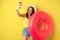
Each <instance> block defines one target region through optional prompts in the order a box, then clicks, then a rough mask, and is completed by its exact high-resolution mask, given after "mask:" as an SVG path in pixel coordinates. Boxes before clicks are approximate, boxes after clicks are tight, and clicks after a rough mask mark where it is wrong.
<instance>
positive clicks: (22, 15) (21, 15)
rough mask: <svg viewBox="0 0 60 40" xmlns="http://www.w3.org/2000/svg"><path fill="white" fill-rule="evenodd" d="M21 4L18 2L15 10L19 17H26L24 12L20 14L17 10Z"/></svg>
mask: <svg viewBox="0 0 60 40" xmlns="http://www.w3.org/2000/svg"><path fill="white" fill-rule="evenodd" d="M21 6H22V3H21V2H19V4H18V6H17V7H16V12H17V14H18V16H20V17H26V14H20V13H19V11H18V9H20V8H21Z"/></svg>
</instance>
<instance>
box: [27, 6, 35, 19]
mask: <svg viewBox="0 0 60 40" xmlns="http://www.w3.org/2000/svg"><path fill="white" fill-rule="evenodd" d="M29 8H32V13H31V14H30V16H31V15H32V14H34V11H35V10H34V7H32V6H29V7H28V9H27V13H26V17H27V18H29V17H28V10H29Z"/></svg>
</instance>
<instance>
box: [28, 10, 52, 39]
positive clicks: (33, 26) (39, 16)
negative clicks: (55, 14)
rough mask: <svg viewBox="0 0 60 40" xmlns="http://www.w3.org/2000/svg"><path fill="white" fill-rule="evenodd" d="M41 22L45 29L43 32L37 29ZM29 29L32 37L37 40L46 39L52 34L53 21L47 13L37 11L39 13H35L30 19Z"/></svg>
mask: <svg viewBox="0 0 60 40" xmlns="http://www.w3.org/2000/svg"><path fill="white" fill-rule="evenodd" d="M40 20H42V21H43V24H44V29H43V30H42V31H39V30H38V29H37V27H38V26H37V25H38V23H39V21H40ZM39 27H40V26H39ZM28 29H29V32H30V35H31V36H32V37H33V38H34V39H36V40H40V39H45V38H47V37H48V36H49V35H50V34H51V32H52V19H51V17H50V16H49V15H48V14H47V13H46V12H43V11H37V12H35V14H33V15H32V16H31V17H30V19H29V27H28Z"/></svg>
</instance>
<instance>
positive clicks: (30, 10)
mask: <svg viewBox="0 0 60 40" xmlns="http://www.w3.org/2000/svg"><path fill="white" fill-rule="evenodd" d="M31 13H32V8H31V7H30V8H29V9H28V15H30V14H31Z"/></svg>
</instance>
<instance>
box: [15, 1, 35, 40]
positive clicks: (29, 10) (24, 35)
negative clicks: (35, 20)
mask: <svg viewBox="0 0 60 40" xmlns="http://www.w3.org/2000/svg"><path fill="white" fill-rule="evenodd" d="M21 6H22V3H21V2H19V4H18V6H17V9H16V12H17V14H18V16H20V17H22V18H23V19H24V21H23V24H24V25H25V26H24V30H23V32H22V38H23V40H27V39H28V37H29V36H30V40H33V38H32V36H31V35H30V34H29V31H28V22H27V20H29V18H30V16H31V15H33V14H34V12H35V8H34V7H33V6H29V7H28V8H27V12H26V14H20V13H19V11H18V9H21ZM26 23H27V26H26Z"/></svg>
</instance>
